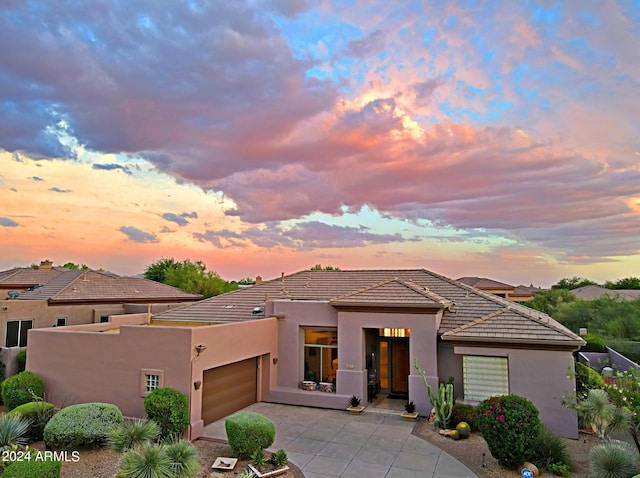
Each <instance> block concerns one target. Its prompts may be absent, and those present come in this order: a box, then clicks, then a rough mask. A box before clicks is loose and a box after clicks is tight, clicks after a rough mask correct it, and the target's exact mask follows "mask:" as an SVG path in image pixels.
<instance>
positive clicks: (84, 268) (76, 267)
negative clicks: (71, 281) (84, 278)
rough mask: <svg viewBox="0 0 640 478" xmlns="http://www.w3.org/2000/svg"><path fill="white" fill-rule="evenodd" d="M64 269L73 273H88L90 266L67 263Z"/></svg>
mask: <svg viewBox="0 0 640 478" xmlns="http://www.w3.org/2000/svg"><path fill="white" fill-rule="evenodd" d="M62 267H64V268H65V269H71V270H73V271H88V270H89V266H88V265H86V264H74V263H73V262H67V263H66V264H64V265H63V266H62Z"/></svg>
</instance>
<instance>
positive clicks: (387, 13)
mask: <svg viewBox="0 0 640 478" xmlns="http://www.w3.org/2000/svg"><path fill="white" fill-rule="evenodd" d="M0 31H1V32H2V33H1V34H0V270H4V269H8V268H10V267H13V266H17V265H19V266H26V265H29V264H31V263H34V262H39V261H40V260H43V259H50V260H52V261H54V263H56V264H62V263H65V262H68V261H72V262H78V263H85V264H87V265H89V266H91V267H93V268H100V267H102V268H104V269H108V270H111V271H113V272H116V273H120V274H137V273H140V272H142V271H143V270H144V268H145V266H146V265H148V264H149V263H151V262H153V261H154V260H157V259H159V258H162V257H174V258H176V259H184V258H190V259H192V260H203V261H204V262H205V263H206V264H207V266H208V267H209V269H211V270H215V271H217V272H218V273H219V274H220V275H221V276H222V277H224V278H225V279H228V280H231V279H240V278H242V277H246V276H256V275H261V276H263V277H264V278H272V277H275V276H277V275H279V274H280V272H285V273H292V272H295V271H297V270H300V269H304V268H309V267H311V266H313V265H314V264H318V263H321V264H323V265H328V264H331V265H334V266H339V267H341V268H343V269H346V268H417V267H419V268H426V269H429V270H433V271H434V272H438V273H441V274H444V275H447V276H449V277H453V278H457V277H460V276H467V275H473V276H485V277H491V278H493V279H496V280H501V281H505V282H509V283H512V284H514V285H517V284H522V283H524V284H530V283H533V284H536V285H541V286H548V285H550V284H553V283H555V282H557V280H559V279H560V278H562V277H571V276H576V275H577V276H582V277H588V278H591V279H594V280H597V281H604V280H607V279H611V280H615V279H618V278H621V277H626V276H630V275H635V276H639V275H640V1H639V0H620V1H617V2H616V1H613V0H612V1H587V0H584V1H583V0H575V1H566V2H551V1H542V0H541V1H510V0H505V1H479V0H478V1H474V0H468V1H456V2H450V1H424V2H418V1H402V2H390V1H379V2H367V1H357V0H353V1H348V0H345V1H339V0H335V1H305V0H265V1H260V0H251V1H242V0H234V1H217V0H216V1H213V0H212V1H200V0H185V1H171V2H165V1H137V0H131V1H127V0H113V1H106V0H93V1H89V2H78V1H71V0H69V1H65V0H51V1H45V0H40V1H28V2H27V1H24V0H5V1H3V2H2V5H1V6H0Z"/></svg>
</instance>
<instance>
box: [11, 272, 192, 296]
mask: <svg viewBox="0 0 640 478" xmlns="http://www.w3.org/2000/svg"><path fill="white" fill-rule="evenodd" d="M28 271H32V272H36V273H37V272H44V273H45V274H27V273H26V272H28ZM22 272H25V274H22ZM47 273H48V274H47ZM16 274H17V275H18V276H20V279H19V280H25V279H27V278H31V279H41V280H39V281H35V282H34V283H33V284H34V285H35V284H42V285H41V286H32V289H31V290H27V291H24V292H22V293H21V294H20V296H19V297H18V299H17V300H48V301H49V303H56V302H108V301H118V302H138V301H145V302H148V301H150V300H158V301H168V300H170V301H177V302H182V301H195V300H199V299H202V296H201V295H196V294H188V293H186V292H183V291H182V290H180V289H178V288H176V287H171V286H168V285H165V284H161V283H159V282H154V281H150V280H147V279H139V278H132V277H119V276H115V275H113V274H110V273H104V272H97V271H91V270H89V271H82V270H70V269H64V268H52V269H40V270H38V269H19V270H18V271H17V272H16ZM12 277H13V276H11V277H9V278H8V280H14V281H15V279H12ZM14 283H15V282H14Z"/></svg>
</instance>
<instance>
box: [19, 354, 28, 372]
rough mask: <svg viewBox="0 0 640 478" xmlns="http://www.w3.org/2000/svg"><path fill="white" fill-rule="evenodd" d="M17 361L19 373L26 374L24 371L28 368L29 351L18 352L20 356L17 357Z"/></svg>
mask: <svg viewBox="0 0 640 478" xmlns="http://www.w3.org/2000/svg"><path fill="white" fill-rule="evenodd" d="M16 360H17V362H18V372H24V369H25V368H26V366H27V349H24V350H21V351H20V352H18V355H16Z"/></svg>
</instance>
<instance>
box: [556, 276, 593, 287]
mask: <svg viewBox="0 0 640 478" xmlns="http://www.w3.org/2000/svg"><path fill="white" fill-rule="evenodd" d="M587 285H598V283H597V282H594V281H592V280H591V279H585V278H584V277H572V278H570V279H569V278H567V277H565V278H563V279H560V280H559V281H558V283H557V284H554V285H552V286H551V288H552V289H565V290H573V289H577V288H578V287H584V286H587Z"/></svg>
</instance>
